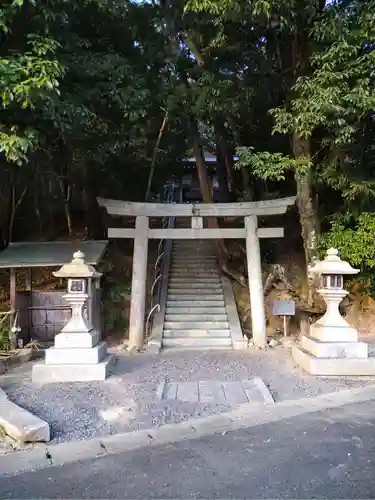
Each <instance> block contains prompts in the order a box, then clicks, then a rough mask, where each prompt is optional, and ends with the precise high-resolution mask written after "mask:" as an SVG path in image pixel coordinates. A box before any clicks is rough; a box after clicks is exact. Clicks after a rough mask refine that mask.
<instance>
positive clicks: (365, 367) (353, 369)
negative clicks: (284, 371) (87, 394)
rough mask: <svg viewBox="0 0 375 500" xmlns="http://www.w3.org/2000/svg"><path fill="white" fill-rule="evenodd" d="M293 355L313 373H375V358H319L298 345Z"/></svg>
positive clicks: (296, 360) (297, 361)
mask: <svg viewBox="0 0 375 500" xmlns="http://www.w3.org/2000/svg"><path fill="white" fill-rule="evenodd" d="M340 343H341V342H340ZM292 356H293V359H294V361H295V362H296V363H297V364H298V365H300V366H301V367H302V368H303V369H304V370H306V371H307V372H308V373H311V375H321V376H330V375H331V376H371V375H375V358H359V357H358V358H346V357H343V358H328V357H326V358H323V357H321V358H319V357H316V356H314V355H313V354H311V353H310V352H307V351H305V350H304V349H302V348H301V347H297V346H294V347H293V349H292Z"/></svg>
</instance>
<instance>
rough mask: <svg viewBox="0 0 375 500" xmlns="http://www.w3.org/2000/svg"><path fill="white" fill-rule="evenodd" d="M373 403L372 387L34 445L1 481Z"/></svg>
mask: <svg viewBox="0 0 375 500" xmlns="http://www.w3.org/2000/svg"><path fill="white" fill-rule="evenodd" d="M372 399H375V385H371V386H367V387H365V388H360V389H348V390H344V391H338V392H334V393H329V394H323V395H321V396H316V397H307V398H301V399H296V400H288V401H283V402H281V403H276V404H269V405H254V404H251V403H249V404H248V403H247V404H243V405H241V406H240V407H239V408H237V409H235V410H233V411H230V412H227V413H222V414H219V415H212V416H209V417H202V418H195V419H190V420H188V421H185V422H181V423H178V424H167V425H163V426H161V427H159V428H151V429H146V430H141V431H134V432H128V433H124V434H117V435H114V436H108V437H103V438H94V439H89V440H83V441H71V442H67V443H60V444H55V445H54V444H52V445H49V446H47V445H36V446H35V447H34V448H33V449H32V450H30V451H19V452H14V453H9V454H6V455H3V456H0V471H1V475H3V476H4V475H15V474H19V473H22V472H26V471H35V470H38V469H43V468H45V467H53V466H60V465H63V464H67V463H72V462H76V461H82V460H90V459H94V458H98V457H104V456H108V455H113V454H116V453H122V452H125V451H132V450H136V449H138V448H142V447H145V446H157V445H162V444H167V443H174V442H178V441H183V440H187V439H195V438H200V437H203V436H208V435H212V434H215V433H225V434H226V433H227V432H230V431H234V430H237V429H241V428H248V427H255V426H258V425H263V424H267V423H270V422H277V421H279V420H284V419H289V418H293V417H297V416H299V415H305V414H308V413H314V412H318V411H322V410H325V409H332V408H339V407H341V406H345V405H348V404H356V403H363V402H365V401H368V400H372Z"/></svg>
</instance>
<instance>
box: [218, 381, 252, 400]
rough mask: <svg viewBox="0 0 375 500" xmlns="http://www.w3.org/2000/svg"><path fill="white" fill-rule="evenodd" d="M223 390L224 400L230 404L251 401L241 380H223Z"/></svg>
mask: <svg viewBox="0 0 375 500" xmlns="http://www.w3.org/2000/svg"><path fill="white" fill-rule="evenodd" d="M253 386H254V384H253ZM223 390H224V395H225V400H226V401H227V403H228V404H230V405H238V404H242V403H248V402H249V401H251V399H249V398H248V396H247V394H246V392H245V390H244V386H243V385H242V384H241V382H223ZM260 397H261V395H260Z"/></svg>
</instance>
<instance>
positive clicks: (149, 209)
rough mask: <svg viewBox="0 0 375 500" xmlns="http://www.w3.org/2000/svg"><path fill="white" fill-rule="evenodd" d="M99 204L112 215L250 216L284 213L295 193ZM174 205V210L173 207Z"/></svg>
mask: <svg viewBox="0 0 375 500" xmlns="http://www.w3.org/2000/svg"><path fill="white" fill-rule="evenodd" d="M97 200H98V204H99V205H100V206H101V207H104V208H105V209H106V210H107V213H108V214H109V215H123V216H133V217H136V216H142V215H143V216H146V217H168V216H171V215H173V216H175V217H230V216H238V217H240V216H244V217H245V216H248V215H257V216H262V215H277V214H284V213H285V212H286V210H287V208H288V207H289V206H291V205H294V203H295V201H296V197H295V196H290V197H287V198H279V199H275V200H263V201H243V202H237V203H195V204H194V203H173V204H170V203H146V202H145V203H143V202H132V201H120V200H112V199H106V198H98V199H97ZM172 207H173V209H172Z"/></svg>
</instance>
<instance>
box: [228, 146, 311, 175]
mask: <svg viewBox="0 0 375 500" xmlns="http://www.w3.org/2000/svg"><path fill="white" fill-rule="evenodd" d="M237 154H238V162H237V163H236V167H237V168H242V167H244V168H248V169H249V170H250V171H251V173H252V174H253V175H254V176H256V177H259V178H260V179H263V180H271V181H284V180H285V178H286V177H285V176H286V173H287V172H288V171H292V172H298V173H300V174H303V173H305V172H306V171H308V170H309V169H310V168H311V161H310V160H309V159H308V158H291V157H289V156H286V155H283V154H282V153H271V152H269V151H260V152H256V151H255V148H253V147H240V148H237Z"/></svg>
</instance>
